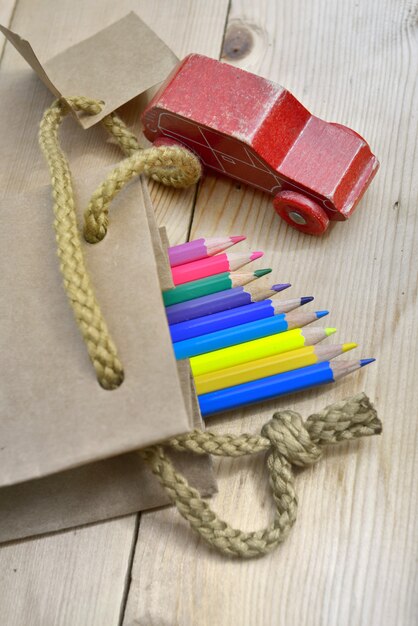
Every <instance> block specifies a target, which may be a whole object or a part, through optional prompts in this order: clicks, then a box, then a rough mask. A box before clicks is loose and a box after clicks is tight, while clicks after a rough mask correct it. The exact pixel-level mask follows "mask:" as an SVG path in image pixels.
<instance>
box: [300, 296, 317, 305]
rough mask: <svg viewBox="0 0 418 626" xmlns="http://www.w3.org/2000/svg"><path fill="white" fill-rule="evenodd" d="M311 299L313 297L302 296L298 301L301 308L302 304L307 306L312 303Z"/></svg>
mask: <svg viewBox="0 0 418 626" xmlns="http://www.w3.org/2000/svg"><path fill="white" fill-rule="evenodd" d="M313 299H314V297H313V296H302V298H301V299H300V304H301V306H303V305H304V304H308V302H312V300H313Z"/></svg>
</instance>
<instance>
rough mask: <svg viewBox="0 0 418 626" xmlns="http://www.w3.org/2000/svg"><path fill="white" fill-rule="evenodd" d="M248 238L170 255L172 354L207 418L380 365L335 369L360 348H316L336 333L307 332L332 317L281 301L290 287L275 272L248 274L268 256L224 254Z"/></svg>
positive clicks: (347, 364) (176, 249)
mask: <svg viewBox="0 0 418 626" xmlns="http://www.w3.org/2000/svg"><path fill="white" fill-rule="evenodd" d="M244 239H245V237H243V236H240V237H217V238H211V239H203V238H202V239H196V240H195V241H190V242H188V243H184V244H181V245H178V246H173V247H171V248H169V250H168V255H169V260H170V265H171V271H172V276H173V282H174V284H175V285H176V286H175V287H174V288H173V289H170V290H168V291H165V292H164V293H163V299H164V304H165V306H166V313H167V319H168V323H169V325H170V333H171V338H172V341H173V347H174V353H175V356H176V358H177V359H185V358H190V365H191V369H192V372H193V376H194V381H195V386H196V391H197V394H198V399H199V405H200V410H201V413H202V415H203V417H206V416H208V415H212V414H214V413H219V412H221V411H226V410H229V409H234V408H238V407H243V406H246V405H247V404H252V403H254V402H260V401H262V400H267V399H271V398H276V397H279V396H282V395H284V394H287V393H293V392H295V391H302V390H304V389H309V388H311V387H316V386H318V385H323V384H326V383H333V382H336V381H337V380H339V379H340V378H343V377H344V376H347V374H350V373H351V372H354V371H355V370H357V369H359V368H361V367H364V366H365V365H367V364H368V363H371V362H373V361H374V360H375V359H360V360H350V361H332V360H333V359H334V358H335V357H337V356H339V355H341V354H343V353H344V352H347V351H348V350H352V349H353V348H355V347H356V346H357V344H355V343H342V344H333V345H326V346H319V345H317V344H318V343H319V342H321V341H322V340H323V339H325V338H326V337H329V336H330V335H332V334H333V333H335V331H336V329H335V328H307V329H305V328H304V327H305V326H307V325H308V324H310V323H311V322H314V321H315V320H317V319H320V318H321V317H324V316H325V315H327V314H328V311H314V312H305V311H300V310H299V307H301V306H303V305H304V304H307V303H308V302H311V301H312V300H313V297H312V296H303V297H299V298H293V299H290V300H277V299H276V296H277V294H278V293H279V292H281V291H283V290H284V289H287V288H288V287H290V284H289V283H281V284H273V285H271V283H266V280H268V279H266V278H263V279H262V280H260V279H261V278H262V277H265V276H267V275H268V274H269V273H270V272H271V269H270V268H268V269H259V270H255V271H252V272H243V271H241V268H243V267H244V266H245V265H247V264H248V263H251V262H252V261H254V260H255V259H259V258H260V257H262V256H263V253H262V252H251V253H239V254H237V253H231V252H225V250H227V249H228V248H230V247H231V246H233V245H235V244H237V243H238V242H240V241H243V240H244Z"/></svg>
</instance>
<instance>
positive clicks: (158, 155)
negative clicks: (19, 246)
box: [39, 96, 201, 389]
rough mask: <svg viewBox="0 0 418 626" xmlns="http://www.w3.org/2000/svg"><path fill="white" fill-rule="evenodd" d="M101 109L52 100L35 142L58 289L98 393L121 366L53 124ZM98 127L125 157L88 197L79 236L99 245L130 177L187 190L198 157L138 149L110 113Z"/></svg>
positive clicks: (175, 150) (196, 173)
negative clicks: (45, 177) (47, 198)
mask: <svg viewBox="0 0 418 626" xmlns="http://www.w3.org/2000/svg"><path fill="white" fill-rule="evenodd" d="M103 105H104V103H103V102H102V101H100V100H93V99H91V98H85V97H83V96H76V97H72V98H65V99H64V98H60V99H59V100H55V102H53V103H52V105H51V107H50V108H49V109H47V110H46V111H45V113H44V116H43V118H42V121H41V125H40V131H39V143H40V147H41V149H42V151H43V153H44V155H45V158H46V160H47V163H48V166H49V171H50V175H51V184H52V190H53V197H54V214H55V222H54V227H55V232H56V240H57V247H58V257H59V259H60V269H61V273H62V276H63V281H64V288H65V290H66V293H67V297H68V300H69V302H70V305H71V307H72V309H73V313H74V317H75V319H76V321H77V324H78V326H79V329H80V332H81V334H82V336H83V339H84V342H85V344H86V346H87V350H88V353H89V356H90V359H91V361H92V363H93V366H94V368H95V370H96V375H97V379H98V381H99V383H100V385H101V386H102V387H103V388H104V389H116V388H117V387H119V386H120V385H121V383H122V382H123V379H124V372H123V367H122V364H121V362H120V360H119V357H118V354H117V349H116V346H115V344H114V342H113V339H112V337H111V335H110V332H109V329H108V327H107V324H106V321H105V319H104V316H103V314H102V311H101V309H100V306H99V304H98V302H97V300H96V297H95V294H94V291H93V287H92V284H91V280H90V277H89V274H88V271H87V267H86V264H85V260H84V255H83V251H82V247H81V241H80V236H79V232H78V228H77V218H76V210H75V202H74V191H73V187H72V181H71V172H70V167H69V165H68V162H67V159H66V158H65V155H64V153H63V151H62V150H61V147H60V144H59V139H58V129H59V126H60V124H61V122H62V121H63V119H64V117H65V116H66V115H68V113H69V112H70V111H71V110H74V111H82V112H83V113H85V114H87V115H97V114H98V113H100V111H101V110H102V108H103ZM102 125H103V126H104V128H105V129H106V130H107V132H109V133H110V134H111V135H112V136H113V137H114V138H115V139H116V141H117V142H118V144H119V146H120V148H121V149H122V152H123V153H124V154H125V155H127V158H126V159H125V160H123V161H122V162H121V163H119V164H118V165H117V166H116V167H115V168H114V169H113V171H111V172H110V173H109V174H108V176H107V177H106V179H105V180H104V181H103V183H102V184H101V185H100V186H99V187H98V189H96V191H95V192H94V194H93V195H92V197H91V199H90V202H89V205H88V207H87V210H86V212H85V224H84V237H85V239H86V240H87V241H88V242H90V243H96V242H98V241H101V240H102V239H103V237H104V236H105V235H106V232H107V228H108V222H109V206H110V203H111V201H112V200H113V198H114V197H115V196H116V195H117V194H118V193H119V191H120V190H121V189H123V187H124V186H125V185H126V184H127V183H128V182H129V181H130V180H131V179H132V178H134V177H135V176H138V175H139V174H142V173H144V174H146V175H147V176H150V177H152V178H153V179H154V180H157V181H159V182H162V183H163V184H165V185H171V186H173V187H187V186H189V185H192V184H194V183H195V182H197V181H198V179H199V177H200V175H201V166H200V162H199V159H198V158H197V157H196V156H195V155H194V154H192V153H191V152H189V151H188V150H187V149H186V148H182V147H180V146H170V147H168V146H162V147H158V148H156V147H153V148H149V149H146V150H141V149H140V146H139V143H138V140H137V139H136V137H135V136H134V135H133V133H131V131H130V130H129V129H128V128H127V127H126V126H125V124H124V123H123V121H122V120H121V119H120V118H119V117H118V116H117V115H116V113H111V114H110V115H107V116H106V117H105V118H104V119H103V120H102Z"/></svg>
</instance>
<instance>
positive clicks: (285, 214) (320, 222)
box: [273, 191, 329, 235]
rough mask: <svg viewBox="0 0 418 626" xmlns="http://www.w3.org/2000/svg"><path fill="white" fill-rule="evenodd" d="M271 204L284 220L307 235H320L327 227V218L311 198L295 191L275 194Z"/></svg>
mask: <svg viewBox="0 0 418 626" xmlns="http://www.w3.org/2000/svg"><path fill="white" fill-rule="evenodd" d="M273 206H274V208H275V210H276V212H277V213H278V214H279V215H280V217H281V218H282V219H284V221H285V222H287V223H288V224H289V225H290V226H293V228H296V230H300V231H301V232H302V233H306V234H308V235H322V233H324V232H325V231H326V229H327V228H328V224H329V218H328V215H327V214H326V213H325V211H324V210H323V209H322V208H321V207H320V206H319V204H317V203H316V202H314V201H313V200H310V199H309V198H307V197H306V196H304V195H303V194H301V193H297V192H296V191H281V192H280V193H278V194H277V196H275V198H274V200H273Z"/></svg>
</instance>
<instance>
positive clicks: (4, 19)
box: [0, 0, 17, 59]
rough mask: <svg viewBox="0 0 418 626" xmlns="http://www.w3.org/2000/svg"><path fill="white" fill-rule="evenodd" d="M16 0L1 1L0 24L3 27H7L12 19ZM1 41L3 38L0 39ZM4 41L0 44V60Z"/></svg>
mask: <svg viewBox="0 0 418 626" xmlns="http://www.w3.org/2000/svg"><path fill="white" fill-rule="evenodd" d="M16 2H17V0H2V1H1V2H0V24H2V25H3V26H9V24H10V20H11V19H12V15H13V11H14V8H15V5H16ZM2 39H3V38H2ZM4 45H5V41H1V43H0V59H1V55H2V53H3V49H4Z"/></svg>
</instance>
